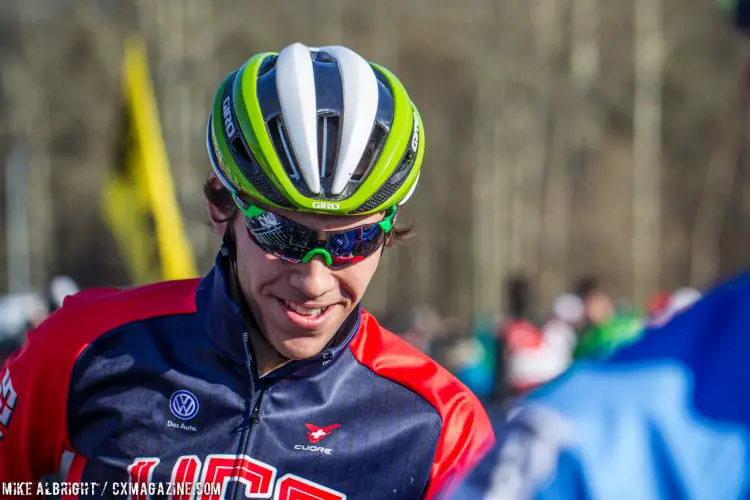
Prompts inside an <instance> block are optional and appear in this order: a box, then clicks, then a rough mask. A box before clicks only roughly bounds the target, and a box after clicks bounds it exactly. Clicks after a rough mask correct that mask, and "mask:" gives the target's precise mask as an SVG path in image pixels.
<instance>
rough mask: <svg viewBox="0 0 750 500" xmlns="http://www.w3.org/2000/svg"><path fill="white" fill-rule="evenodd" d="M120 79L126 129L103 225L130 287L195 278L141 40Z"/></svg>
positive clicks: (129, 48)
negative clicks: (125, 269)
mask: <svg viewBox="0 0 750 500" xmlns="http://www.w3.org/2000/svg"><path fill="white" fill-rule="evenodd" d="M123 79H124V80H123V89H124V94H123V111H124V116H123V118H124V120H125V123H124V124H125V126H124V127H123V129H122V130H121V137H120V138H119V140H120V141H121V149H120V154H119V158H118V159H117V161H118V164H117V165H116V166H115V169H114V170H113V172H112V173H111V175H110V178H109V180H108V182H107V184H106V186H105V187H104V191H103V200H102V201H103V211H104V219H105V222H106V224H107V226H108V227H109V229H110V231H111V232H112V234H113V235H114V237H115V240H116V242H117V245H118V247H119V249H120V253H121V255H122V257H123V259H124V260H125V264H126V266H127V268H128V272H129V274H130V276H131V279H132V280H133V282H134V283H135V284H142V283H151V282H154V281H159V280H171V279H182V278H191V277H195V276H197V269H196V264H195V258H194V256H193V251H192V248H191V246H190V243H189V240H188V237H187V235H186V234H185V230H184V224H183V221H182V215H181V212H180V208H179V204H178V202H177V198H176V196H175V190H174V184H173V182H172V176H171V173H170V169H169V162H168V160H167V152H166V146H165V144H164V138H163V135H162V130H161V125H160V122H159V113H158V108H157V106H156V98H155V96H154V91H153V87H152V84H151V79H150V76H149V70H148V58H147V53H146V46H145V43H144V42H143V40H142V39H141V38H140V37H137V36H136V37H132V38H130V39H129V40H128V42H127V44H126V46H125V55H124V59H123Z"/></svg>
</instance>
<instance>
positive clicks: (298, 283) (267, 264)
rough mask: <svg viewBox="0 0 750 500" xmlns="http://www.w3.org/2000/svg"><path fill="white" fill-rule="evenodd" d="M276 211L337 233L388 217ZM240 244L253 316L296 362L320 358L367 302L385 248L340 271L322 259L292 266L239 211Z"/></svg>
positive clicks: (240, 265)
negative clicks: (253, 232) (260, 242)
mask: <svg viewBox="0 0 750 500" xmlns="http://www.w3.org/2000/svg"><path fill="white" fill-rule="evenodd" d="M274 212H276V213H278V214H279V215H282V216H284V217H287V218H289V219H292V220H294V221H295V222H298V223H300V224H303V225H305V226H308V227H310V228H313V229H316V230H318V231H337V230H342V229H349V228H352V227H356V226H359V225H362V224H371V223H373V222H378V221H380V220H382V219H383V214H374V215H369V216H362V217H341V216H326V215H313V214H303V213H299V212H292V211H288V210H283V209H274ZM230 224H232V226H233V227H232V229H233V231H234V235H235V239H236V241H237V274H238V276H239V281H240V286H241V287H242V291H243V294H244V296H245V297H246V299H247V301H248V304H249V305H250V308H251V309H252V313H253V315H254V316H255V318H256V319H257V321H258V324H259V325H260V327H261V328H262V329H263V332H264V333H265V336H266V338H267V340H268V342H269V343H270V344H271V345H272V346H273V347H274V348H275V349H276V350H277V351H278V352H279V354H281V355H282V356H285V357H287V358H290V359H304V358H308V357H310V356H314V355H316V354H318V353H319V352H320V351H321V350H322V349H323V348H324V347H325V345H326V344H327V343H328V342H329V341H330V340H331V338H333V336H334V335H335V334H336V332H337V331H338V329H339V327H340V326H341V324H342V323H343V322H344V320H345V319H346V318H347V317H348V316H349V314H350V313H351V312H352V310H354V308H355V307H356V305H357V304H358V303H359V301H360V300H361V299H362V296H363V295H364V293H365V290H366V289H367V286H368V285H369V283H370V280H371V279H372V276H373V274H374V273H375V269H377V267H378V263H379V262H380V256H381V253H382V248H381V250H379V251H378V252H376V253H375V254H373V255H372V256H370V257H369V258H367V259H365V260H363V261H360V262H358V263H357V264H355V265H352V266H349V267H346V268H344V269H340V270H332V269H330V268H329V267H328V266H327V265H326V263H325V260H324V259H323V258H322V257H321V256H316V257H315V258H313V259H312V260H310V261H309V262H308V263H306V264H304V263H301V264H291V263H288V262H285V261H282V260H280V259H278V258H277V257H274V256H273V255H270V254H268V253H266V252H264V251H263V250H261V249H260V248H259V247H258V246H257V245H256V244H255V243H254V242H253V240H252V239H251V237H250V235H248V233H247V229H246V226H245V221H244V218H243V216H242V214H241V213H238V214H237V215H236V216H235V217H234V219H233V220H232V221H231V222H230Z"/></svg>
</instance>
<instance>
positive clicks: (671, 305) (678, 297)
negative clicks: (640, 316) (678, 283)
mask: <svg viewBox="0 0 750 500" xmlns="http://www.w3.org/2000/svg"><path fill="white" fill-rule="evenodd" d="M701 296H702V294H701V292H699V291H698V290H696V289H695V288H691V287H682V288H678V289H677V290H675V291H674V292H673V293H671V294H669V295H668V296H667V298H666V300H665V301H664V304H663V307H661V308H660V309H659V310H657V311H654V313H653V314H651V315H650V316H649V320H648V322H649V325H659V324H663V323H666V322H667V321H669V320H670V319H672V317H673V316H674V315H675V314H679V313H681V312H682V311H684V310H686V309H687V308H689V307H692V305H693V304H695V303H696V302H698V301H699V300H700V299H701Z"/></svg>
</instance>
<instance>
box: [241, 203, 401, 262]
mask: <svg viewBox="0 0 750 500" xmlns="http://www.w3.org/2000/svg"><path fill="white" fill-rule="evenodd" d="M232 197H233V198H234V202H235V203H236V204H237V207H238V208H239V209H240V210H241V211H242V213H243V214H244V216H245V226H246V227H247V233H248V235H249V236H250V238H251V239H252V240H253V241H254V242H255V244H256V245H258V246H259V247H260V248H261V249H262V250H263V251H264V252H266V253H270V254H271V255H273V256H275V257H277V258H279V259H281V260H284V261H286V262H291V263H294V264H299V263H307V262H309V261H310V260H311V259H312V258H313V257H315V256H316V255H320V256H322V257H323V258H325V260H326V263H327V264H328V267H330V268H331V269H343V268H345V267H349V266H352V265H354V264H356V263H358V262H361V261H363V260H364V259H366V258H367V257H369V256H371V255H372V254H374V253H375V252H377V251H378V250H379V249H380V247H381V246H382V245H383V243H385V240H386V237H387V236H388V234H389V233H390V232H391V230H392V229H393V220H394V218H395V217H396V207H395V206H394V207H391V208H390V209H388V211H387V212H386V216H385V218H384V219H383V220H382V221H380V222H375V223H373V224H365V225H362V226H357V227H353V228H351V229H344V230H341V231H318V230H317V229H313V228H310V227H307V226H304V225H302V224H300V223H298V222H295V221H293V220H291V219H287V218H286V217H283V216H281V215H279V214H277V213H274V212H269V211H267V210H264V209H262V208H260V207H259V206H257V205H254V204H252V203H248V202H247V201H245V200H243V199H242V198H240V197H239V196H238V195H237V194H236V193H232ZM323 235H325V238H321V236H323Z"/></svg>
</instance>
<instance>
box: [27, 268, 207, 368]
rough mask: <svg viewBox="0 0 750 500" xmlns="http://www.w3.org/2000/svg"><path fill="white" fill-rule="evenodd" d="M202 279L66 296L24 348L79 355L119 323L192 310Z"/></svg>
mask: <svg viewBox="0 0 750 500" xmlns="http://www.w3.org/2000/svg"><path fill="white" fill-rule="evenodd" d="M199 281H200V280H198V279H191V280H180V281H165V282H159V283H154V284H150V285H144V286H138V287H132V288H122V289H116V288H91V289H87V290H84V291H81V292H79V293H77V294H76V295H72V296H69V297H67V298H66V299H65V301H64V303H63V306H62V307H61V308H60V309H58V310H57V311H55V313H54V314H52V315H51V316H50V317H49V318H47V320H46V321H44V322H43V323H42V324H41V325H39V326H38V327H37V328H36V329H34V330H32V331H31V332H29V334H28V338H27V342H26V345H25V346H24V348H26V347H27V346H30V347H31V348H34V347H35V346H38V347H36V349H43V350H44V351H52V352H57V353H59V354H62V353H65V354H67V355H73V356H75V357H77V356H78V354H79V353H80V352H81V351H82V350H83V349H84V348H85V347H86V346H87V345H88V344H89V343H91V342H92V341H93V340H95V339H96V338H97V337H98V336H100V335H102V334H104V333H106V332H108V331H110V330H113V329H115V328H117V327H119V326H122V325H125V324H127V323H132V322H134V321H140V320H144V319H148V318H153V317H157V316H166V315H172V314H189V313H193V312H195V310H196V302H195V291H196V289H197V287H198V283H199ZM22 350H23V348H22ZM26 350H28V349H26Z"/></svg>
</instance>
